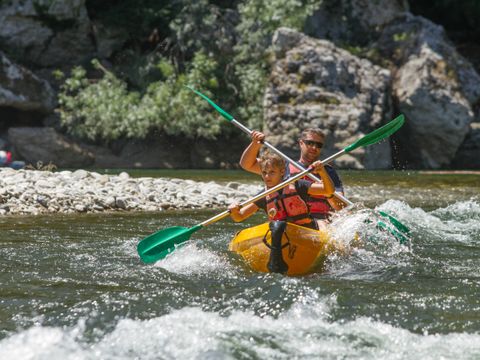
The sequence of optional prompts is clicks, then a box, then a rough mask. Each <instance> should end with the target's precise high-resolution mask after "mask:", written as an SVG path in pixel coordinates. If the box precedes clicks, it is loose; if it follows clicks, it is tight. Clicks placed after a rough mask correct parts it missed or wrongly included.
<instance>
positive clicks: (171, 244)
mask: <svg viewBox="0 0 480 360" xmlns="http://www.w3.org/2000/svg"><path fill="white" fill-rule="evenodd" d="M403 122H404V119H403V116H399V117H398V118H396V119H394V120H392V121H390V122H389V123H388V124H386V125H384V126H382V127H381V128H379V129H376V130H374V131H372V132H371V133H369V134H367V135H365V136H364V137H362V138H361V139H359V140H357V141H355V142H354V143H353V144H351V145H349V146H347V147H346V148H344V149H342V150H341V151H339V152H337V153H336V154H333V155H332V156H330V157H329V158H327V159H325V160H324V161H322V162H323V163H327V162H329V161H332V160H334V159H336V158H338V157H339V156H342V155H343V154H345V153H347V152H350V151H352V150H354V149H356V148H358V147H361V146H367V145H371V144H374V143H377V142H379V141H380V140H383V139H385V138H387V137H388V136H390V135H391V134H393V133H394V132H395V131H397V130H398V129H399V128H400V127H401V126H402V124H403ZM312 170H313V168H312V167H309V168H308V169H306V170H304V171H301V172H299V173H298V174H296V175H295V176H292V177H291V178H289V179H287V180H285V181H284V182H282V183H280V184H278V185H276V186H274V187H272V188H270V189H267V190H265V191H263V192H262V193H260V194H258V195H256V196H254V197H253V198H251V199H248V200H246V201H244V202H243V203H241V204H240V206H241V207H242V206H245V205H248V204H251V203H254V202H255V201H257V200H260V199H262V198H264V197H265V196H267V195H269V194H271V193H273V192H275V191H278V190H280V189H282V188H284V187H285V186H287V185H288V184H291V183H293V182H295V181H297V180H298V179H301V178H302V177H304V176H306V175H307V174H309V173H310V172H311V171H312ZM229 214H230V210H225V211H223V212H222V213H220V214H218V215H215V216H214V217H212V218H210V219H208V220H205V221H204V222H202V223H200V224H197V225H195V226H192V227H190V228H186V227H181V226H173V227H170V228H167V229H163V230H160V231H157V232H156V233H153V234H152V235H150V236H147V237H146V238H144V239H143V240H141V241H140V242H139V243H138V245H137V251H138V254H139V255H140V258H141V259H142V260H143V261H144V262H145V263H153V262H155V261H157V260H160V259H163V258H165V257H166V256H167V255H168V254H169V253H171V252H172V251H174V250H175V246H176V245H180V244H182V243H184V242H185V241H187V240H188V239H190V236H191V235H192V234H193V233H195V232H197V231H198V230H200V229H202V228H203V227H204V226H207V225H210V224H212V223H214V222H216V221H219V220H221V219H223V218H225V217H226V216H228V215H229Z"/></svg>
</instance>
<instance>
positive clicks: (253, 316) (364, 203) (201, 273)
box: [0, 171, 480, 360]
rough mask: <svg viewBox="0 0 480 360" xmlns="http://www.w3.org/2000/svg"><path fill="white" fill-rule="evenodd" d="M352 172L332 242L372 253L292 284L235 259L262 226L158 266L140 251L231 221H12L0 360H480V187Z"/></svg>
mask: <svg viewBox="0 0 480 360" xmlns="http://www.w3.org/2000/svg"><path fill="white" fill-rule="evenodd" d="M132 175H133V176H145V175H148V176H171V177H181V178H193V179H197V180H215V181H220V182H229V181H241V182H251V181H258V178H256V177H253V176H248V175H244V173H242V172H235V171H231V172H221V171H216V172H192V171H185V172H181V171H179V172H165V171H164V172H162V171H157V172H153V171H152V172H148V173H145V172H143V173H140V172H138V173H132ZM341 175H342V178H343V180H344V184H345V187H346V195H347V197H348V198H349V199H350V200H352V201H354V202H355V203H356V206H354V208H353V209H352V210H351V211H350V212H349V213H341V214H339V215H338V216H337V217H336V218H335V219H334V225H335V228H334V230H333V235H332V236H334V237H336V238H337V239H338V240H339V241H343V242H345V244H347V245H348V244H349V242H351V241H352V238H353V237H354V234H355V233H360V234H363V235H368V236H369V237H370V238H375V239H376V240H375V241H372V242H369V243H367V244H365V246H363V247H361V248H353V249H352V252H351V254H350V255H349V256H341V255H333V256H332V257H331V258H330V259H329V260H328V262H327V267H326V270H325V272H323V273H315V274H311V275H308V276H303V277H295V278H293V277H285V276H282V275H279V274H260V273H255V272H253V271H251V270H249V269H248V268H246V267H245V265H244V264H243V262H242V261H241V259H240V258H238V257H237V256H236V255H235V254H232V253H230V252H229V251H228V249H227V247H228V242H229V240H230V239H231V238H232V236H233V235H234V234H235V232H236V231H238V230H240V229H243V228H245V227H248V226H251V225H254V224H258V223H261V222H263V221H264V219H265V218H264V217H263V215H261V214H258V215H255V216H254V217H253V218H251V219H249V220H247V221H246V222H245V223H241V224H236V223H233V222H231V221H230V220H229V219H225V220H222V221H220V222H218V223H215V224H212V225H210V226H207V227H205V228H204V229H202V230H200V231H198V232H196V233H194V234H193V235H192V238H191V241H189V242H187V244H186V245H185V246H183V247H181V248H179V249H177V250H176V251H174V252H173V253H172V254H171V255H170V256H169V257H167V258H166V259H165V260H162V261H159V262H157V263H156V264H154V265H145V264H143V263H142V262H141V261H140V260H139V258H138V255H137V252H136V245H137V243H138V242H139V240H141V239H142V238H144V237H145V236H147V235H149V234H150V233H152V232H155V231H157V230H159V229H164V228H167V227H170V226H186V227H190V226H193V225H195V224H198V223H199V222H202V221H204V220H206V219H208V218H209V217H212V216H214V215H215V214H217V213H219V212H221V211H223V210H224V209H214V210H202V211H198V210H195V211H175V212H168V211H166V212H160V213H113V214H87V215H74V216H72V215H68V216H67V215H51V216H28V217H1V218H0V359H2V360H7V359H14V360H23V359H48V360H55V359H59V360H60V359H62V360H63V359H457V360H458V359H480V195H479V194H480V175H475V174H452V175H440V174H425V173H418V172H342V173H341ZM372 209H373V210H382V211H385V212H387V213H389V214H390V215H393V216H394V217H395V218H397V219H398V220H400V221H401V222H402V223H403V224H405V225H407V226H408V227H409V228H410V230H411V234H412V235H411V242H410V245H408V246H405V245H400V244H399V243H398V241H396V240H395V239H394V238H392V237H391V236H389V235H388V234H386V233H383V232H381V231H380V230H377V229H375V228H374V227H372V226H371V225H368V224H366V223H365V219H367V218H369V219H374V218H375V215H374V212H373V210H372ZM372 236H373V237H372Z"/></svg>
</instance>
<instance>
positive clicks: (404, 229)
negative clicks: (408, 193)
mask: <svg viewBox="0 0 480 360" xmlns="http://www.w3.org/2000/svg"><path fill="white" fill-rule="evenodd" d="M378 213H379V214H380V215H382V216H383V217H384V218H387V219H388V221H390V223H391V224H392V225H393V226H395V227H396V228H397V230H398V231H401V232H402V233H404V234H405V235H409V234H410V229H409V228H408V227H406V226H405V225H403V224H402V223H401V222H400V220H398V219H395V218H394V217H393V216H391V215H388V214H387V213H384V212H383V211H379V212H378Z"/></svg>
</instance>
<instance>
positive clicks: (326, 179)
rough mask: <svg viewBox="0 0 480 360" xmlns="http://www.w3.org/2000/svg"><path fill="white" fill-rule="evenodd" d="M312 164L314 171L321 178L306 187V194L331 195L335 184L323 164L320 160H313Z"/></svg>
mask: <svg viewBox="0 0 480 360" xmlns="http://www.w3.org/2000/svg"><path fill="white" fill-rule="evenodd" d="M312 166H313V167H314V168H315V172H316V173H317V174H318V175H320V178H321V179H322V182H321V183H313V184H312V185H311V186H310V188H309V189H308V194H310V195H324V196H327V197H328V196H331V195H332V194H333V193H334V192H335V186H334V185H333V181H332V179H331V178H330V175H328V172H327V170H325V167H324V166H323V164H322V162H321V161H315V162H314V163H313V164H312Z"/></svg>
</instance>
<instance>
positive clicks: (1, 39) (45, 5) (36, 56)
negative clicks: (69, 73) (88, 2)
mask: <svg viewBox="0 0 480 360" xmlns="http://www.w3.org/2000/svg"><path fill="white" fill-rule="evenodd" d="M47 19H48V20H47ZM52 20H53V21H54V22H55V26H52ZM0 24H2V26H0V43H2V44H3V45H4V46H6V47H9V48H10V49H13V50H14V51H15V52H16V53H17V54H18V56H19V58H24V59H29V61H30V62H32V63H34V64H35V65H37V66H62V65H64V64H66V63H68V64H77V63H79V61H81V60H82V59H83V60H84V59H85V57H87V58H88V57H89V56H91V54H92V53H93V52H94V50H95V47H94V43H93V40H92V38H91V30H90V28H91V24H90V20H89V18H88V14H87V9H86V7H85V0H57V1H47V0H12V1H4V2H2V3H1V5H0Z"/></svg>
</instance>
